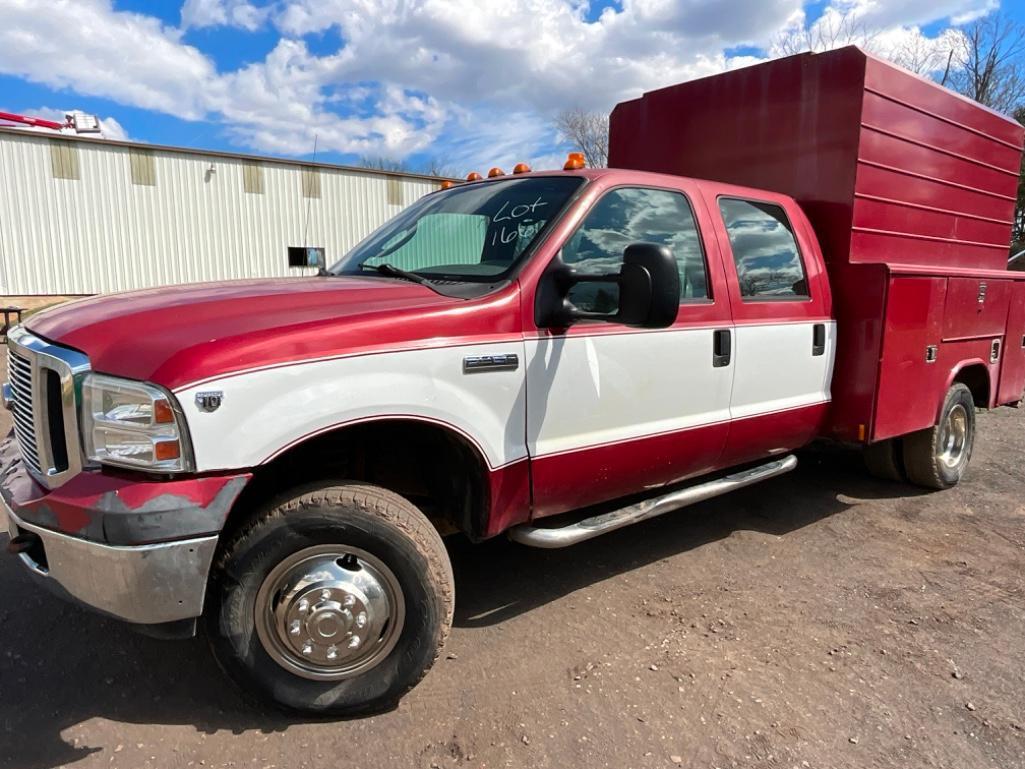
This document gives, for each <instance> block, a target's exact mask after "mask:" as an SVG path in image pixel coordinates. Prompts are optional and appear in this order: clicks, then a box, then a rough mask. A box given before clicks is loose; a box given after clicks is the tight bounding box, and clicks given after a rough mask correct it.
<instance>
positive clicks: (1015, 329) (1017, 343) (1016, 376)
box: [997, 280, 1025, 405]
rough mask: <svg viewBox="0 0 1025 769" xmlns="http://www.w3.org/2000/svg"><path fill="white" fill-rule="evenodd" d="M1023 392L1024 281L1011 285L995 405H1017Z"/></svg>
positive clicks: (1024, 356) (1024, 361)
mask: <svg viewBox="0 0 1025 769" xmlns="http://www.w3.org/2000/svg"><path fill="white" fill-rule="evenodd" d="M1023 391H1025V281H1022V280H1018V281H1015V282H1014V283H1012V284H1011V298H1010V303H1009V306H1008V309H1007V329H1006V336H1005V339H1004V353H1003V361H1002V363H1001V365H1000V388H999V392H998V393H997V404H998V405H1003V404H1006V403H1017V402H1018V401H1019V400H1021V397H1022V392H1023Z"/></svg>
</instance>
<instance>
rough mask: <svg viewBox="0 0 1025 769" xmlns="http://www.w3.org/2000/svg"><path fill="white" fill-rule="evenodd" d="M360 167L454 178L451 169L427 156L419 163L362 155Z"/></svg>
mask: <svg viewBox="0 0 1025 769" xmlns="http://www.w3.org/2000/svg"><path fill="white" fill-rule="evenodd" d="M359 165H360V167H361V168H371V169H373V170H375V171H392V172H394V173H399V174H422V175H424V176H441V177H451V178H454V176H455V175H454V174H453V173H452V170H451V169H449V168H446V167H445V166H444V165H443V164H442V163H441V161H439V160H438V159H437V158H429V159H428V160H426V161H424V162H423V163H421V164H412V163H409V162H408V161H406V160H392V159H391V158H382V157H362V158H360V160H359Z"/></svg>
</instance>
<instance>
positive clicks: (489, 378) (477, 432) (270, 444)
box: [177, 342, 526, 472]
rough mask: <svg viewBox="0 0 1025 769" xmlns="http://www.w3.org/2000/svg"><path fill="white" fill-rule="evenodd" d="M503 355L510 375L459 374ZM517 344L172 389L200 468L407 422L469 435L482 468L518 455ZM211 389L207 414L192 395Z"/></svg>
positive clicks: (292, 369)
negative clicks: (385, 421) (369, 422)
mask: <svg viewBox="0 0 1025 769" xmlns="http://www.w3.org/2000/svg"><path fill="white" fill-rule="evenodd" d="M499 353H511V354H514V355H518V356H519V359H520V366H519V368H517V369H516V370H512V371H509V370H507V371H497V370H496V371H489V370H485V371H480V372H476V373H469V374H466V373H463V358H465V357H468V356H473V355H484V354H499ZM523 378H524V376H523V344H522V342H512V343H509V342H505V343H501V344H489V345H468V346H461V347H444V348H438V349H432V350H410V351H408V352H401V353H384V354H379V355H364V356H359V357H352V358H340V359H336V360H327V361H319V362H316V363H303V364H297V365H293V366H284V367H279V368H274V369H267V370H263V371H254V372H252V373H248V374H241V375H238V374H235V375H232V376H230V377H225V378H224V379H221V380H217V381H213V382H206V383H204V384H201V385H198V386H195V387H190V388H187V389H185V390H181V391H179V392H178V393H177V396H178V398H179V401H180V403H181V405H182V408H183V409H184V410H185V414H186V417H187V419H188V424H189V431H190V432H191V434H192V443H193V446H194V449H195V453H196V465H197V469H198V470H199V471H200V472H206V471H210V470H222V469H230V468H239V467H251V466H254V465H257V464H260V463H261V462H264V461H266V460H267V459H269V458H270V457H272V456H274V455H275V454H277V453H279V452H280V451H281V450H282V449H284V448H286V447H288V446H289V445H291V444H293V443H295V442H297V441H300V440H302V439H303V438H304V437H306V436H309V435H311V434H314V433H317V432H322V431H324V430H327V429H330V428H332V427H334V426H336V425H340V424H344V423H349V422H354V421H359V420H365V419H373V418H380V417H388V416H412V417H419V418H422V419H428V420H432V421H440V422H444V423H446V424H449V425H451V426H452V427H454V428H456V429H457V430H460V431H461V432H463V433H465V434H466V435H467V436H468V437H470V438H471V439H472V440H473V441H474V442H475V443H476V444H477V445H478V446H479V447H480V449H481V451H482V452H483V454H484V457H485V459H486V460H487V462H488V464H489V465H491V467H499V466H501V465H505V464H508V463H510V462H514V461H516V460H518V459H522V458H523V457H524V456H525V454H526V452H525V449H524V445H523V425H524V422H525V420H526V414H525V397H524V389H523ZM212 390H220V391H222V392H223V393H224V398H223V402H222V404H221V406H220V408H219V409H217V411H214V412H213V413H204V412H202V411H200V410H199V408H198V407H197V405H196V394H197V393H199V392H208V391H212Z"/></svg>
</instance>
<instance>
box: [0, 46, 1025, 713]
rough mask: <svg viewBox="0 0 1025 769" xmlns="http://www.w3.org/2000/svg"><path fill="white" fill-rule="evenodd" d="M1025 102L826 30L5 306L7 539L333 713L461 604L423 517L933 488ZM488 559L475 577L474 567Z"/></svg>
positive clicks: (1020, 335) (128, 609) (438, 642)
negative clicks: (808, 481)
mask: <svg viewBox="0 0 1025 769" xmlns="http://www.w3.org/2000/svg"><path fill="white" fill-rule="evenodd" d="M1022 133H1023V131H1022V128H1021V126H1019V125H1017V124H1016V123H1014V122H1013V121H1011V120H1009V119H1007V118H1005V117H1002V116H1000V115H997V114H996V113H993V112H991V111H989V110H986V109H984V108H982V107H980V106H979V105H977V104H973V103H972V102H969V101H967V100H965V99H962V98H961V97H958V96H956V95H954V94H952V93H950V92H949V91H945V90H944V89H942V88H939V87H938V86H936V85H935V84H933V83H930V82H928V81H925V80H922V79H920V78H917V77H915V76H913V75H911V74H909V73H906V72H903V71H901V70H899V69H896V68H894V67H892V66H891V65H888V64H885V63H884V62H882V61H879V60H877V59H874V58H873V57H871V56H869V55H867V54H865V53H863V52H862V51H859V50H858V49H855V48H847V49H842V50H839V51H835V52H831V53H827V54H815V55H812V54H808V55H802V56H797V57H792V58H789V59H783V60H779V61H775V62H770V63H767V64H763V65H760V66H756V67H752V68H749V69H743V70H737V71H734V72H730V73H726V74H723V75H718V76H715V77H710V78H705V79H703V80H698V81H694V82H691V83H685V84H683V85H679V86H674V87H672V88H666V89H662V90H659V91H654V92H652V93H648V94H646V95H644V96H643V97H642V98H640V99H637V100H635V101H631V102H627V103H624V104H621V105H619V106H618V107H617V108H616V110H615V111H614V113H613V115H612V122H611V151H610V161H611V164H612V166H613V167H612V168H609V169H603V170H588V169H583V168H582V167H581V166H582V163H581V162H580V161H579V159H578V158H575V157H573V156H571V159H570V161H569V162H568V163H567V167H566V169H565V170H564V171H562V172H539V173H530V172H529V170H527V171H524V169H523V168H520V167H517V169H516V172H515V173H514V174H513V175H511V176H505V175H504V174H502V173H501V172H498V171H497V170H496V172H495V173H494V174H489V178H488V179H487V180H483V179H481V178H480V177H479V175H471V176H472V177H474V178H472V179H471V180H469V181H468V182H467V183H465V184H459V185H455V186H453V187H451V188H449V189H445V190H442V191H439V192H436V193H432V194H430V195H428V196H426V197H424V198H422V199H421V200H420V201H418V202H417V203H415V204H414V205H413V206H411V207H410V208H409V209H407V210H406V211H405V212H403V213H402V214H400V215H399V216H398V217H396V218H395V219H393V220H392V221H391V222H389V223H388V224H386V225H385V226H384V227H382V228H381V229H380V230H378V231H377V232H376V233H374V234H372V235H371V236H370V237H368V238H367V240H365V241H364V242H363V243H361V244H359V245H358V246H357V247H356V248H355V249H353V251H352V252H350V253H349V254H348V255H347V256H345V257H344V258H343V259H342V260H341V261H340V262H339V263H338V264H336V265H335V266H334V267H332V268H331V269H330V270H328V271H326V274H324V275H322V276H320V277H318V278H313V279H294V280H262V281H239V282H233V283H222V284H206V285H197V286H183V287H172V288H163V289H159V290H153V291H142V292H134V293H128V294H121V295H115V296H111V297H102V298H96V299H89V300H85V301H80V302H75V303H72V304H69V305H66V306H63V307H60V308H55V309H53V310H50V311H47V312H44V313H42V314H40V315H37V316H34V317H32V318H31V319H29V320H28V321H27V322H26V323H25V324H24V325H22V326H21V327H19V328H17V329H15V330H14V331H12V332H11V336H10V350H9V372H10V376H11V382H10V383H9V384H8V385H5V387H4V402H5V405H6V406H7V407H8V408H10V409H11V410H12V411H13V414H14V422H15V429H14V433H13V434H12V435H11V436H9V437H8V439H7V440H6V441H4V442H3V443H2V444H0V496H2V499H3V502H4V504H5V506H6V508H7V512H8V520H9V526H10V532H11V544H10V548H11V549H12V551H13V552H15V553H16V554H17V555H18V557H19V558H20V559H21V560H22V561H23V563H24V564H25V566H26V567H27V568H28V569H29V570H30V571H31V572H32V573H33V574H34V575H35V576H36V577H38V579H39V580H40V581H41V582H42V583H44V584H45V585H47V586H49V587H51V588H53V589H54V590H56V591H57V592H59V593H62V594H64V595H66V596H68V597H70V598H72V599H74V600H77V601H79V602H81V603H83V604H85V605H87V606H90V607H92V608H94V609H97V610H99V611H101V612H104V613H106V614H108V615H112V616H115V617H118V618H120V619H123V620H125V621H128V622H131V623H134V624H136V625H139V626H141V627H143V628H144V629H146V630H147V631H148V632H151V633H160V634H163V635H190V634H192V633H193V632H194V631H195V630H196V627H197V623H198V620H199V619H200V618H202V619H203V622H204V626H205V628H206V632H207V635H208V637H209V639H210V641H211V646H212V648H213V651H214V653H215V655H216V656H217V658H218V660H219V661H220V662H221V664H222V666H223V667H224V668H225V670H226V671H227V672H228V673H229V674H230V675H231V676H232V677H233V678H235V680H237V681H238V682H239V683H240V684H242V685H243V686H244V687H245V688H247V689H248V690H250V691H252V692H254V693H256V694H259V695H261V696H262V697H264V698H266V699H269V700H270V701H273V702H275V703H277V704H279V705H282V706H285V707H289V708H293V709H300V710H304V711H309V712H318V713H339V714H342V713H345V714H348V713H357V712H363V711H366V710H371V709H379V708H382V707H386V706H388V705H390V704H392V703H394V702H395V701H396V700H397V699H398V698H399V697H401V696H402V694H403V693H405V692H406V691H408V690H409V689H410V688H411V687H412V686H414V685H415V684H416V683H417V682H418V681H419V680H420V679H421V678H422V677H423V675H425V674H426V672H427V670H428V669H429V668H430V666H431V664H432V663H433V661H434V659H435V658H436V656H437V654H438V653H439V651H440V649H441V647H442V645H443V644H444V641H445V638H446V636H447V633H448V630H449V627H450V625H451V620H452V609H453V600H454V598H453V597H454V584H453V579H452V571H451V567H450V564H449V562H448V556H447V553H446V551H445V548H444V545H443V543H442V539H441V536H442V535H443V534H447V533H451V532H456V531H460V532H463V533H464V534H465V535H467V536H468V537H469V538H471V539H474V540H479V539H485V538H488V537H492V536H496V535H498V534H501V533H503V532H505V533H508V535H509V536H510V537H511V538H512V539H514V540H516V541H517V542H521V543H523V544H526V545H531V546H537V547H564V546H567V545H572V544H574V543H577V542H580V541H583V540H586V539H589V538H591V537H594V536H598V535H600V534H603V533H606V532H610V531H612V530H615V529H617V528H620V527H623V526H626V525H628V524H631V523H634V522H636V521H640V520H644V519H646V518H650V517H652V516H655V515H659V514H661V513H664V512H667V511H669V510H674V509H678V508H681V507H684V506H686V505H690V504H694V503H696V502H699V501H701V500H703V499H708V498H710V497H713V496H717V495H720V494H724V493H727V492H729V491H731V490H733V489H736V488H740V487H743V486H747V485H750V484H752V483H756V482H758V481H761V480H765V479H768V478H772V477H776V476H778V475H780V474H783V473H786V472H788V471H789V470H791V469H793V467H794V466H795V465H796V462H797V460H796V459H795V457H794V456H793V454H792V453H791V452H793V451H794V450H796V449H799V448H801V447H802V446H805V445H807V444H808V443H810V442H811V441H813V440H815V439H817V438H831V439H835V440H839V441H842V442H845V443H850V444H856V445H861V446H864V447H865V448H866V456H867V459H868V464H869V467H870V469H872V470H873V471H874V472H875V473H877V474H879V475H883V476H885V477H888V478H894V479H907V480H910V481H912V482H914V483H916V484H918V485H921V486H925V487H928V488H934V489H942V488H946V487H949V486H951V485H953V484H956V483H957V482H958V481H959V480H960V479H961V478H962V476H963V474H964V472H965V470H966V468H967V466H968V463H969V460H970V457H971V453H972V447H973V444H974V440H975V426H976V422H975V413H976V409H977V408H991V407H994V406H998V405H1001V404H1014V403H1017V402H1018V401H1019V399H1020V398H1021V396H1022V393H1023V389H1025V283H1023V282H1022V279H1025V274H1017V273H1010V272H1007V271H1006V269H1005V267H1006V256H1007V244H1008V241H1009V235H1010V228H1011V216H1012V209H1013V206H1014V193H1015V189H1016V184H1017V172H1018V168H1019V161H1020V156H1021V146H1022V138H1023V137H1022ZM496 577H497V578H501V575H496Z"/></svg>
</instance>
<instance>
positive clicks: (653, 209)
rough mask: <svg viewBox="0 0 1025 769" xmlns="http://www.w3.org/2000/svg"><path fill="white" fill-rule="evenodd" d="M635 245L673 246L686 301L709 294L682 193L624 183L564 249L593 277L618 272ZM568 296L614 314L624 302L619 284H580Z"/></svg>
mask: <svg viewBox="0 0 1025 769" xmlns="http://www.w3.org/2000/svg"><path fill="white" fill-rule="evenodd" d="M632 243H658V244H659V245H663V246H666V247H668V248H669V250H670V251H672V253H673V256H674V257H675V258H676V264H677V266H678V269H679V272H680V296H681V299H682V300H683V301H686V300H689V299H690V300H693V299H707V298H708V279H707V273H706V269H705V257H704V253H703V251H702V248H701V237H700V235H699V234H698V229H697V225H696V223H695V221H694V213H693V211H692V210H691V207H690V203H689V202H688V201H687V198H686V197H684V196H683V195H682V194H681V193H679V192H671V191H669V190H658V189H648V188H643V187H624V188H621V189H616V190H611V191H610V192H608V193H606V194H605V196H604V197H602V198H601V200H599V201H598V202H597V203H596V204H595V205H594V207H593V208H592V209H591V210H590V211H589V212H588V214H587V217H586V218H585V219H584V221H583V223H582V224H581V225H580V227H579V228H578V229H577V231H576V232H575V233H574V234H573V235H572V236H571V237H570V239H569V240H568V241H567V242H566V244H565V245H564V246H563V248H562V258H563V261H564V262H565V263H566V264H567V265H569V266H570V267H573V268H574V269H576V270H577V271H578V272H581V273H585V274H589V275H605V274H614V273H618V272H619V269H620V267H621V266H622V265H623V251H624V250H625V249H626V247H627V246H629V245H631V244H632ZM569 300H570V302H572V303H573V304H574V305H575V306H576V307H577V308H579V309H581V310H584V311H586V312H598V313H604V314H612V313H614V312H615V311H616V309H617V307H618V305H619V286H617V285H616V284H615V283H578V284H576V285H575V286H573V288H572V289H571V290H570V294H569Z"/></svg>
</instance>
